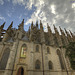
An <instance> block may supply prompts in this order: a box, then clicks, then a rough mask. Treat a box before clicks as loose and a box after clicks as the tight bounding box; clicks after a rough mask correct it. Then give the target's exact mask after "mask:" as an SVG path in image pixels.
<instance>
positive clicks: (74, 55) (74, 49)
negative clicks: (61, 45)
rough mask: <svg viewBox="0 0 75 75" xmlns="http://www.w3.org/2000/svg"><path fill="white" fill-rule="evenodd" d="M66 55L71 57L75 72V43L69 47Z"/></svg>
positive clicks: (71, 43)
mask: <svg viewBox="0 0 75 75" xmlns="http://www.w3.org/2000/svg"><path fill="white" fill-rule="evenodd" d="M66 55H67V56H68V57H69V60H70V63H71V67H72V69H74V70H75V42H70V43H69V44H68V45H67V47H66Z"/></svg>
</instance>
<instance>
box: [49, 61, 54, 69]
mask: <svg viewBox="0 0 75 75" xmlns="http://www.w3.org/2000/svg"><path fill="white" fill-rule="evenodd" d="M48 67H49V69H53V63H52V62H51V61H49V62H48Z"/></svg>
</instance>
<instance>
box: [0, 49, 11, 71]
mask: <svg viewBox="0 0 75 75" xmlns="http://www.w3.org/2000/svg"><path fill="white" fill-rule="evenodd" d="M9 54H10V49H9V48H7V49H5V50H4V53H3V55H2V58H1V61H0V70H5V68H6V65H7V61H8V58H9Z"/></svg>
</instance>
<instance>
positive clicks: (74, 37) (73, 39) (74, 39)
mask: <svg viewBox="0 0 75 75" xmlns="http://www.w3.org/2000/svg"><path fill="white" fill-rule="evenodd" d="M69 32H70V34H71V37H72V41H75V36H74V34H73V33H72V32H71V31H70V30H69Z"/></svg>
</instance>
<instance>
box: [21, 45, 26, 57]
mask: <svg viewBox="0 0 75 75" xmlns="http://www.w3.org/2000/svg"><path fill="white" fill-rule="evenodd" d="M26 52H27V45H26V44H23V45H22V47H21V56H20V57H26Z"/></svg>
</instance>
